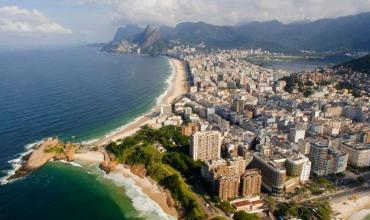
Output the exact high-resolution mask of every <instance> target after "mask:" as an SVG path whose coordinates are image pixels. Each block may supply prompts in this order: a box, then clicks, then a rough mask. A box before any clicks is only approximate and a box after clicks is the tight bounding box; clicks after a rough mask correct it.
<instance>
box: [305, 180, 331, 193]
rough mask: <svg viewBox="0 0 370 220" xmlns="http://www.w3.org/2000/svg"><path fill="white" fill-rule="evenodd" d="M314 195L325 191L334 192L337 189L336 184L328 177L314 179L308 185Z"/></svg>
mask: <svg viewBox="0 0 370 220" xmlns="http://www.w3.org/2000/svg"><path fill="white" fill-rule="evenodd" d="M307 188H308V189H309V190H310V191H311V193H312V194H313V195H320V194H322V193H324V192H327V191H329V192H333V191H335V189H336V188H335V186H334V185H333V183H331V182H330V181H329V180H328V179H326V178H324V177H320V178H318V179H314V180H313V181H312V182H311V183H310V184H309V185H308V187H307Z"/></svg>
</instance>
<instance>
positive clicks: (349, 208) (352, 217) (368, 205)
mask: <svg viewBox="0 0 370 220" xmlns="http://www.w3.org/2000/svg"><path fill="white" fill-rule="evenodd" d="M356 197H358V199H352V200H351V199H350V198H351V197H350V196H346V197H342V198H338V199H334V200H331V201H330V205H331V207H332V209H333V212H334V213H340V214H339V215H336V216H335V218H334V219H337V220H339V219H343V220H361V219H362V218H364V217H365V216H366V213H367V214H369V213H368V212H369V210H368V212H366V210H365V211H362V210H364V209H370V192H365V193H361V194H356ZM361 217H362V218H361Z"/></svg>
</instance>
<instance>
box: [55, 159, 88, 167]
mask: <svg viewBox="0 0 370 220" xmlns="http://www.w3.org/2000/svg"><path fill="white" fill-rule="evenodd" d="M55 162H59V163H65V164H69V165H72V166H74V167H82V166H81V165H80V164H78V163H76V162H70V161H66V160H58V161H55Z"/></svg>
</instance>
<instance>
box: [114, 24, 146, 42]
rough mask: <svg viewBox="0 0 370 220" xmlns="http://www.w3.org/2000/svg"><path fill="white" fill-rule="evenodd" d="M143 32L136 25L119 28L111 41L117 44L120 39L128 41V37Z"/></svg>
mask: <svg viewBox="0 0 370 220" xmlns="http://www.w3.org/2000/svg"><path fill="white" fill-rule="evenodd" d="M143 30H144V29H143V28H141V27H140V26H138V25H136V24H128V25H126V26H125V27H120V28H118V29H117V31H116V34H115V35H114V38H113V40H112V41H113V42H117V41H120V40H122V39H129V38H130V37H132V36H134V35H137V34H139V33H141V32H142V31H143Z"/></svg>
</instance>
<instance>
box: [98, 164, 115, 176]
mask: <svg viewBox="0 0 370 220" xmlns="http://www.w3.org/2000/svg"><path fill="white" fill-rule="evenodd" d="M116 167H117V162H116V161H104V162H101V163H100V164H99V168H100V169H101V170H103V171H104V172H105V173H106V174H108V173H111V172H113V171H114V170H115V169H116Z"/></svg>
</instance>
